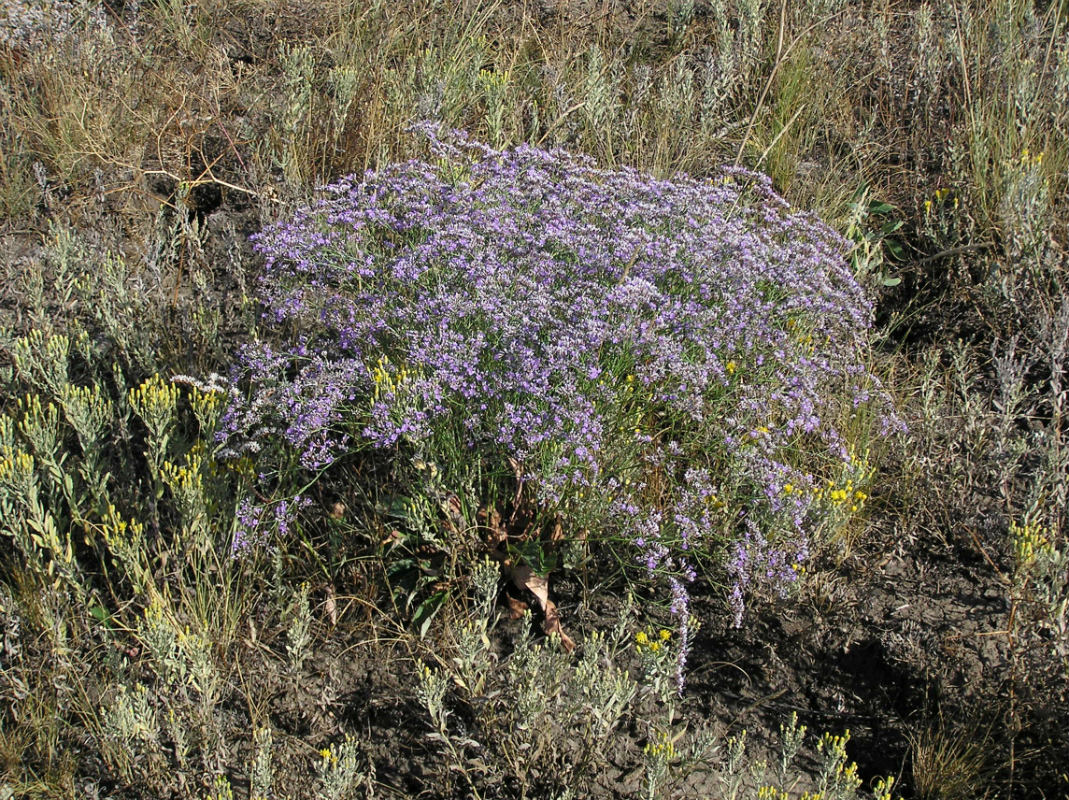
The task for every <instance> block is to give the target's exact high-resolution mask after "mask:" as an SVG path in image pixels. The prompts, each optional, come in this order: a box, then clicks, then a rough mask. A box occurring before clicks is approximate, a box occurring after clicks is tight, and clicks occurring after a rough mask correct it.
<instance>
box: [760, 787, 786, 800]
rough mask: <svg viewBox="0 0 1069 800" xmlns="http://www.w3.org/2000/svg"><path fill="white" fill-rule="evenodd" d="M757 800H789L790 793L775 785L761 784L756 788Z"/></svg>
mask: <svg viewBox="0 0 1069 800" xmlns="http://www.w3.org/2000/svg"><path fill="white" fill-rule="evenodd" d="M757 800H790V795H789V794H787V792H784V791H782V790H780V789H777V788H776V787H775V786H762V787H761V788H759V789H758V790H757Z"/></svg>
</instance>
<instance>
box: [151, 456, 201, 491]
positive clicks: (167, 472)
mask: <svg viewBox="0 0 1069 800" xmlns="http://www.w3.org/2000/svg"><path fill="white" fill-rule="evenodd" d="M201 464H202V461H201V458H200V457H199V456H197V455H194V454H192V453H190V454H189V456H188V457H187V458H186V464H185V465H184V466H178V465H177V464H173V463H171V462H170V461H164V462H163V466H162V468H161V472H162V473H163V479H164V480H165V481H166V482H167V485H168V486H170V487H171V489H172V490H173V491H175V492H183V493H193V492H200V491H201V489H202V481H201V474H200V472H201Z"/></svg>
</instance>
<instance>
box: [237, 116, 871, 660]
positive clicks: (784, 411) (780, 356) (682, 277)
mask: <svg viewBox="0 0 1069 800" xmlns="http://www.w3.org/2000/svg"><path fill="white" fill-rule="evenodd" d="M423 132H424V133H425V134H426V135H427V137H428V139H429V141H430V147H431V153H432V156H433V160H428V161H410V162H407V163H402V164H396V165H393V166H390V167H387V168H385V169H382V170H380V171H377V172H370V173H368V174H366V175H364V176H363V177H361V178H357V177H352V178H348V179H345V180H342V181H340V182H338V183H336V184H334V185H332V186H329V187H327V188H326V190H325V196H324V197H323V199H321V200H320V201H319V202H318V204H316V205H314V206H312V207H309V208H306V209H304V210H302V211H300V212H299V213H298V214H297V215H296V216H295V217H294V218H293V219H292V220H290V221H288V222H286V223H284V224H280V225H277V226H275V227H272V228H269V229H267V230H265V231H264V232H263V233H261V234H260V235H259V236H258V237H257V239H256V246H257V248H258V249H259V251H260V252H261V253H262V254H263V255H264V256H265V258H266V270H265V275H264V278H263V281H262V284H261V300H262V302H263V304H264V307H265V309H266V314H265V318H266V319H267V320H268V321H269V322H270V323H272V324H274V325H277V327H278V330H279V331H283V332H286V333H287V335H289V336H290V337H291V339H290V341H291V342H292V346H291V347H290V348H289V349H285V350H275V349H272V348H270V347H268V346H267V345H259V346H257V347H255V348H249V349H248V350H246V351H245V353H244V354H243V358H242V364H241V370H242V371H241V373H240V374H238V375H236V376H235V377H237V378H239V379H241V380H244V381H245V385H248V386H251V387H252V391H251V393H250V394H249V395H248V397H241V398H236V401H235V402H234V403H232V405H231V407H230V409H229V411H228V412H227V414H226V415H225V417H224V421H223V429H222V433H221V438H222V440H223V441H224V442H225V443H226V446H227V447H229V448H230V449H231V451H232V452H239V451H242V450H248V449H255V448H256V447H257V446H258V442H261V441H262V440H263V438H264V437H272V436H273V437H276V438H277V437H278V436H282V437H284V438H285V440H286V441H287V442H288V443H290V445H292V446H293V447H294V448H296V449H297V451H298V452H299V453H300V457H301V459H302V462H303V463H304V465H305V466H306V467H308V468H310V469H317V468H321V467H323V466H325V465H327V464H329V462H330V460H331V459H333V458H335V457H336V456H337V454H338V453H340V452H343V450H344V448H345V447H346V445H347V442H348V443H352V444H355V443H356V442H358V441H362V442H364V443H365V444H370V445H372V446H374V447H378V448H389V447H395V446H398V445H411V446H414V447H416V448H418V449H419V450H420V451H421V452H429V453H434V449H435V443H436V442H437V441H438V437H441V436H442V435H443V432H448V437H449V441H450V442H452V443H460V444H461V446H462V447H464V448H467V449H468V451H469V452H470V453H471V454H472V457H473V458H476V457H478V458H494V459H500V461H499V463H505V460H506V459H507V458H513V459H515V460H516V461H517V462H519V463H520V464H521V465H523V469H524V471H525V473H526V474H525V476H524V478H525V480H528V481H530V483H531V484H532V485H534V486H536V487H537V490H538V492H539V497H540V500H541V502H542V503H543V504H544V505H545V506H546V507H548V508H552V509H554V510H556V511H558V512H561V513H565V514H567V512H568V511H569V510H570V509H572V510H574V509H578V508H580V507H582V508H584V509H590V508H592V507H594V505H592V504H596V503H600V506H599V507H600V508H601V509H602V518H601V520H600V524H601V525H602V527H603V528H604V529H605V530H606V532H607V533H610V532H611V533H612V534H616V535H621V534H622V535H624V536H626V537H627V538H629V539H630V540H631V541H633V542H634V544H635V545H636V547H637V551H636V552H637V553H638V558H639V561H640V563H642V564H644V565H646V567H647V568H648V569H649V570H650V571H651V572H659V571H660V572H666V573H668V574H670V576H672V577H671V586H672V594H673V601H672V607H673V609H675V610H677V615H678V616H679V617H680V618H681V619H682V620H683V624H684V625H686V616H687V614H688V613H689V612H687V602H686V599H685V596H686V592H685V584H686V583H687V582H689V580H690V579H692V577H693V567H692V558H691V556H690V554H691V553H693V552H695V551H697V552H706V553H707V552H709V551H710V550H711V549H715V550H716V552H717V553H719V554H720V555H721V556H722V560H723V563H724V565H725V570H726V574H730V575H732V576H733V579H734V582H735V589H736V591H737V593H738V595H739V603H741V597H742V592H743V589H744V588H745V586H746V584H747V583H749V582H752V581H754V580H756V579H757V578H759V577H761V576H765V577H767V578H768V579H769V580H772V581H781V580H784V579H787V578H789V577H790V576H789V574H788V573H791V574H793V573H792V571H791V565H794V564H796V563H798V562H799V561H800V560H804V558H805V555H806V552H807V540H806V528H807V520H808V519H809V517H810V516H811V514H812V507H811V506H812V503H811V499H810V497H811V495H810V494H808V493H807V492H806V491H804V490H805V489H807V488H809V487H812V486H813V485H814V484H815V483H816V481H817V477H816V475H815V474H814V473H813V471H812V470H811V469H810V468H808V467H806V466H805V465H806V464H811V463H816V462H817V461H820V460H821V459H823V463H828V462H829V461H834V460H836V459H842V460H845V459H846V458H847V455H846V453H847V449H846V446H847V442H846V441H844V437H843V434H842V433H841V432H840V431H839V430H838V429H837V428H836V423H837V420H839V419H840V418H842V416H843V414H844V411H845V412H846V413H849V412H850V411H851V410H853V409H855V407H856V406H857V405H859V404H862V403H864V402H866V401H867V400H868V395H869V394H870V393H873V386H874V385H875V384H874V379H873V378H872V377H871V376H870V375H869V374H868V371H867V370H866V367H865V364H864V356H865V353H866V337H867V330H868V328H869V326H870V319H871V308H870V306H869V304H868V302H867V301H866V299H865V297H864V295H863V292H862V290H861V288H860V287H859V286H858V284H857V283H856V282H855V281H854V279H853V277H852V275H851V273H850V271H849V269H848V267H847V259H846V257H845V256H846V253H847V252H848V244H847V243H846V242H845V241H844V240H843V239H842V238H841V237H839V236H838V235H837V234H835V233H834V232H833V231H832V230H830V229H829V228H827V227H826V226H824V225H822V224H821V223H820V222H819V221H818V220H816V219H815V218H813V217H812V216H810V215H807V214H800V213H795V212H793V211H792V210H791V209H790V207H789V206H788V204H787V203H786V202H785V201H784V200H783V199H782V198H781V197H779V196H778V195H777V194H776V193H775V192H774V191H773V190H772V188H771V186H770V182H769V180H768V178H766V177H764V176H762V175H758V174H754V173H751V172H747V171H744V170H741V169H732V168H725V169H722V170H720V171H718V172H717V173H716V174H715V175H714V176H713V177H712V178H711V179H705V180H703V179H698V178H692V177H687V176H678V177H676V178H674V179H672V180H658V179H656V178H653V177H651V176H649V175H646V174H643V173H640V172H638V171H635V170H632V169H622V170H616V171H608V170H603V169H599V168H597V167H596V166H595V164H594V163H593V162H592V161H590V160H589V159H586V158H583V157H580V156H575V155H569V154H567V153H565V152H562V151H545V150H540V149H536V148H534V147H529V146H520V147H516V148H514V149H510V150H505V151H497V150H493V149H490V148H488V147H485V146H483V145H479V144H477V143H473V142H470V141H468V140H467V139H466V138H465V137H464V136H463V135H462V134H458V133H456V132H453V133H448V134H446V133H442V132H440V131H438V130H437V129H436V128H434V127H432V126H429V125H428V126H423ZM876 393H877V394H878V391H877V392H876ZM812 453H816V455H815V456H811V455H808V454H812ZM655 474H657V475H660V476H661V478H660V479H657V480H654V479H653V478H652V477H651V476H653V475H655ZM788 486H790V487H792V489H793V488H795V487H796V490H795V491H787V490H785V487H788ZM739 551H742V552H743V553H744V555H745V557H741V556H739V555H738V553H739ZM728 561H730V562H731V563H730V564H729V563H728ZM738 608H741V605H739V606H737V610H738ZM684 630H686V629H685V628H684ZM684 657H685V654H684Z"/></svg>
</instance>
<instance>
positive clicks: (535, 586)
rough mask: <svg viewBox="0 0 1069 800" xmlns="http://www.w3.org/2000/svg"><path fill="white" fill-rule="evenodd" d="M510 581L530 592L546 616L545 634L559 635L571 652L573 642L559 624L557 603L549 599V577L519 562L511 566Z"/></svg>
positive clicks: (573, 645)
mask: <svg viewBox="0 0 1069 800" xmlns="http://www.w3.org/2000/svg"><path fill="white" fill-rule="evenodd" d="M512 582H513V583H514V584H516V586H517V588H519V589H527V590H528V591H529V592H531V594H533V595H534V596H535V598H536V599H537V600H538V603H539V605H541V606H542V613H543V614H545V617H546V621H545V623H544V624H543V625H542V630H543V631H545V633H546V635H547V636H551V635H552V634H554V633H555V634H557V635H558V636H560V642H561V644H562V645H563V646H564V649H565V650H567V651H568V652H569V653H570V652H572V650H574V649H575V642H573V641H572V638H571V637H570V636H568V634H566V633H565V632H564V628H563V627H561V624H560V612H559V611H557V605H556V604H555V603H554V602H553V601H552V600H550V599H549V579H548V578H546V577H545V576H543V575H536V574H535V572H534V570H533V569H531V567H530V566H529V565H527V564H520V565H519V566H516V567H513V568H512Z"/></svg>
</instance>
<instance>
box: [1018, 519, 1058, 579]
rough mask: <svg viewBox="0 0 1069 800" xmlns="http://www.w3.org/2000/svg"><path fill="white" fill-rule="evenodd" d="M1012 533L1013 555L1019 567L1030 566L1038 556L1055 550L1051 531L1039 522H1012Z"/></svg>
mask: <svg viewBox="0 0 1069 800" xmlns="http://www.w3.org/2000/svg"><path fill="white" fill-rule="evenodd" d="M1010 535H1011V536H1013V555H1014V558H1015V559H1016V561H1017V566H1018V568H1019V569H1026V568H1027V567H1029V566H1030V565H1031V564H1032V562H1034V561H1035V560H1036V557H1037V556H1040V555H1050V554H1051V553H1053V552H1054V545H1053V544H1051V541H1050V531H1049V530H1048V529H1047V528H1045V527H1044V526H1042V525H1040V524H1039V523H1036V522H1026V523H1024V524H1023V525H1018V524H1017V523H1016V522H1011V523H1010Z"/></svg>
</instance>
